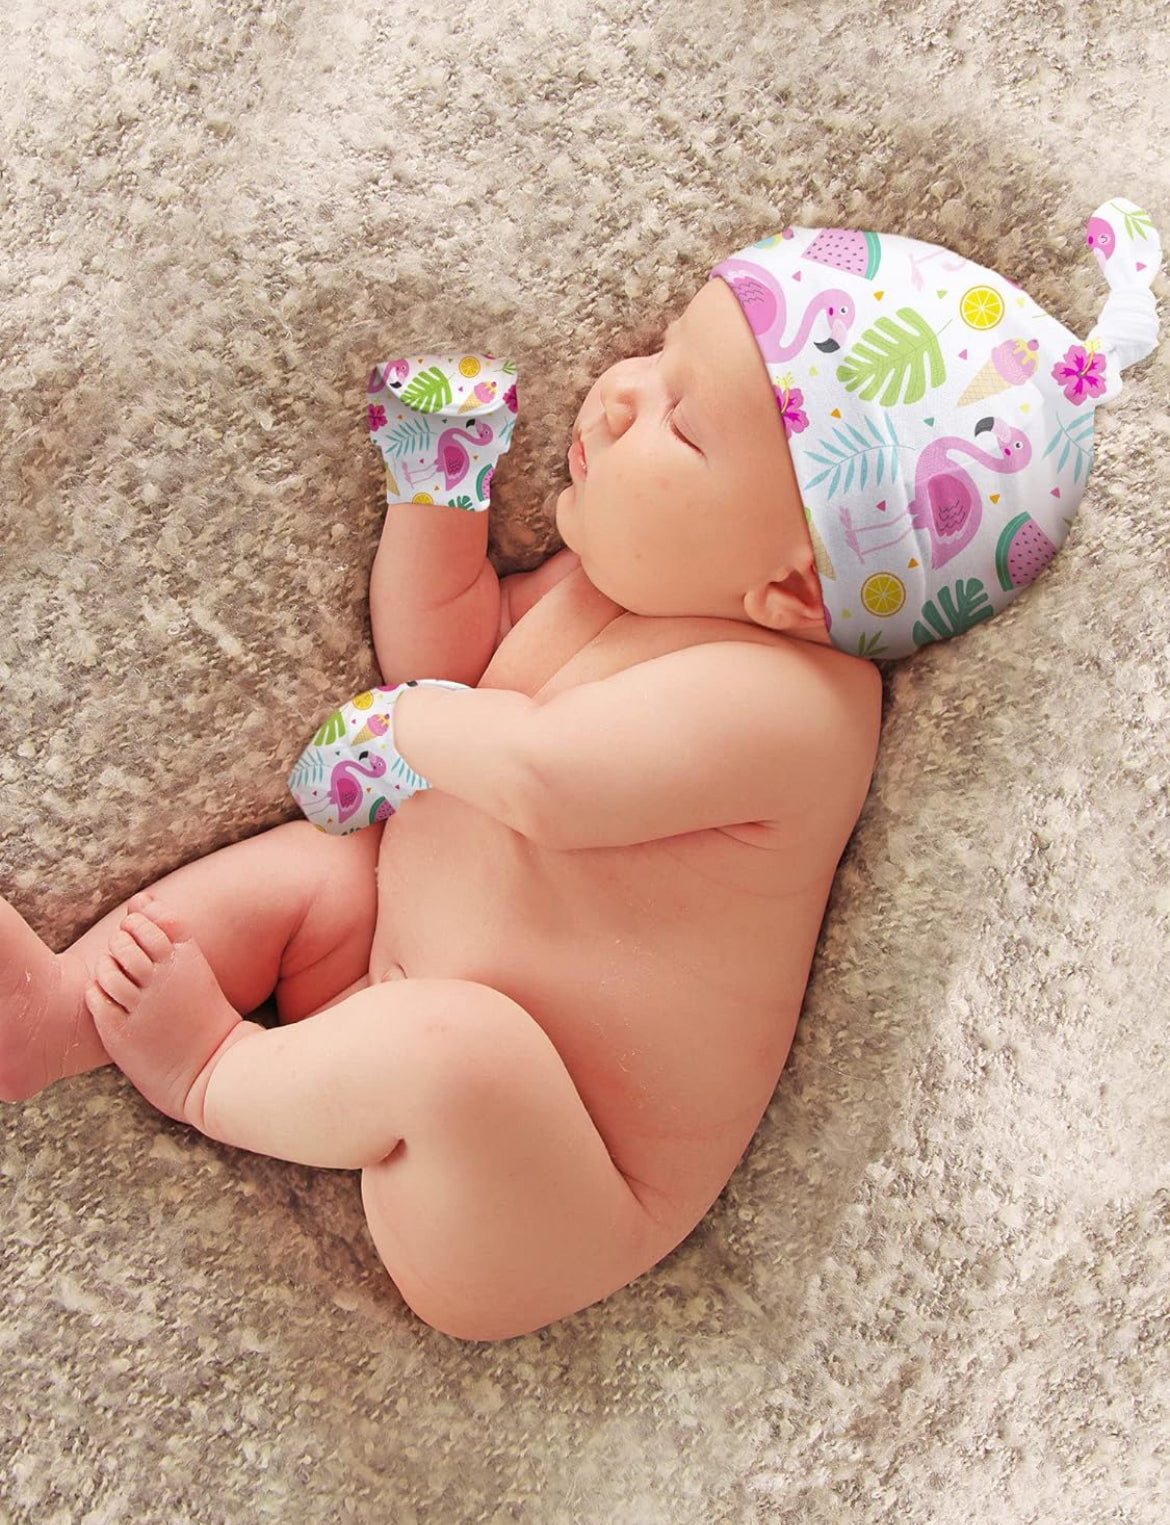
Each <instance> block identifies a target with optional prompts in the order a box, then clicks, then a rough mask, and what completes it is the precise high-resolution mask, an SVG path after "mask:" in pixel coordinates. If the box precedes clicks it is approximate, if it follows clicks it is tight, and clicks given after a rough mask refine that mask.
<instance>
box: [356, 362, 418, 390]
mask: <svg viewBox="0 0 1170 1525" xmlns="http://www.w3.org/2000/svg"><path fill="white" fill-rule="evenodd" d="M409 375H410V363H409V361H406V360H387V362H386V364H385V365H376V366H375V367H374V369H373V370H372V371H371V372H370V375H369V379H368V380H367V382H366V395H367V396H370V395H371V394H372V393H374V392H384V391H385V390H386V388H387V387H388V386H391V385H398V386H401V385H402V383H403V382H404V381H405V380H406V378H407V377H408V376H409Z"/></svg>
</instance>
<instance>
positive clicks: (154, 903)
mask: <svg viewBox="0 0 1170 1525" xmlns="http://www.w3.org/2000/svg"><path fill="white" fill-rule="evenodd" d="M138 914H139V916H140V917H141V918H142V920H143V921H145V923H146V925H147V926H150V927H153V928H154V931H155V932H156V933H159V932H161V933H162V934H163V936H164V937H165V938H166V940H167V942H168V944H173V943H186V942H190V941H191V928H190V927H189V926H188V925H187V922H186V920H185V919H184V917H182V916H180V915H179V913H178V911H175V910H172V908H171V907H170V906H168V905H167V904H166V902H165V901H163V900H154V899H152V900H151V901H150V902H149V904H147V905H145V906H144V907H143V908H142V910H141V911H140V912H139V913H138ZM143 935H144V936H145V935H146V930H145V928H143ZM135 936H137V932H136V933H135ZM155 946H161V944H159V943H158V940H157V938H156V939H155ZM147 951H148V952H150V951H151V950H150V949H148V950H147ZM169 953H170V948H169V947H168V948H167V949H166V950H165V951H164V952H163V953H162V954H161V957H163V958H166V957H168V956H169Z"/></svg>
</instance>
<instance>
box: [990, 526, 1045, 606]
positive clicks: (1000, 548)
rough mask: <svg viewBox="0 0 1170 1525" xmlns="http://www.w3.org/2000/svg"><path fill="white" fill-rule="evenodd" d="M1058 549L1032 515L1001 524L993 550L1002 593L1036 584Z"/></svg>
mask: <svg viewBox="0 0 1170 1525" xmlns="http://www.w3.org/2000/svg"><path fill="white" fill-rule="evenodd" d="M1058 550H1059V546H1057V545H1054V544H1053V542H1052V541H1051V540H1049V538H1048V536H1047V535H1046V534H1045V533H1044V531H1043V530H1042V529H1041V528H1040V526H1039V525H1038V524H1037V523H1036V521H1035V519H1033V518H1032V515H1031V514H1017V515H1016V517H1015V518H1014V519H1012V520H1010V521H1009V522H1008V523H1007V524H1005V525H1004V527H1003V529H1002V531H1001V532H1000V537H999V543H998V544H997V545H996V547H995V570H996V571H997V572H998V573H999V585H1000V587H1001V588H1002V589H1003V590H1004V591H1005V592H1010V591H1011V590H1012V589H1013V588H1026V587H1027V586H1028V584H1029V583H1032V582H1035V581H1036V579H1037V578H1038V577H1039V576H1040V573H1041V572H1043V570H1044V568H1045V567H1046V566H1047V565H1048V563H1049V562H1050V561H1051V560H1052V558H1053V557H1054V556H1055V555H1056V553H1057V551H1058Z"/></svg>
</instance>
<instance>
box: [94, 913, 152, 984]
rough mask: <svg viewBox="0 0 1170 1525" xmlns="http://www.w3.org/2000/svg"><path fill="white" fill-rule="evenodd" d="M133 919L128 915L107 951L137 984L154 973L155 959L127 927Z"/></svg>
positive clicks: (142, 982) (111, 939)
mask: <svg viewBox="0 0 1170 1525" xmlns="http://www.w3.org/2000/svg"><path fill="white" fill-rule="evenodd" d="M131 919H132V918H130V917H126V918H125V920H123V922H122V925H121V926H120V927H119V928H118V930H117V931H116V932H115V933H114V935H113V936H112V937H111V938H110V942H109V946H108V948H107V949H106V951H107V953H109V955H110V957H111V958H112V959H113V960H114V962H115V963H116V964H117V965H118V966H119V967H120V968H121V970H122V972H123V973H124V974H125V975H126V976H127V977H128V978H129V979H131V980H133V982H134V983H135V984H136V985H142V984H144V983H145V981H146V980H148V979H149V978H150V976H151V975H152V974H153V973H154V960H153V959H152V958H151V956H150V954H149V952H147V951H145V950H144V949H142V948H140V947H139V946H138V944H137V943H136V942H135V941H134V938H133V937H131V935H130V932H129V930H128V928H127V922H128V921H130V920H131Z"/></svg>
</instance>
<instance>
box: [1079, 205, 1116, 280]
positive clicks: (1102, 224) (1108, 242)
mask: <svg viewBox="0 0 1170 1525" xmlns="http://www.w3.org/2000/svg"><path fill="white" fill-rule="evenodd" d="M1085 242H1086V243H1087V244H1088V246H1089V248H1090V249H1092V251H1093V256H1094V258H1095V259H1096V261H1097V263H1098V264H1099V265H1100V267H1101V269H1102V270H1104V269H1105V265H1106V262H1107V261H1108V260H1110V259H1112V258H1113V251H1114V249H1115V248H1116V247H1117V234H1116V233H1115V232H1114V231H1113V227H1112V224H1111V223H1109V222H1107V221H1106V219H1105V218H1104V217H1090V218H1089V220H1088V222H1087V223H1086V224H1085Z"/></svg>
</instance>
